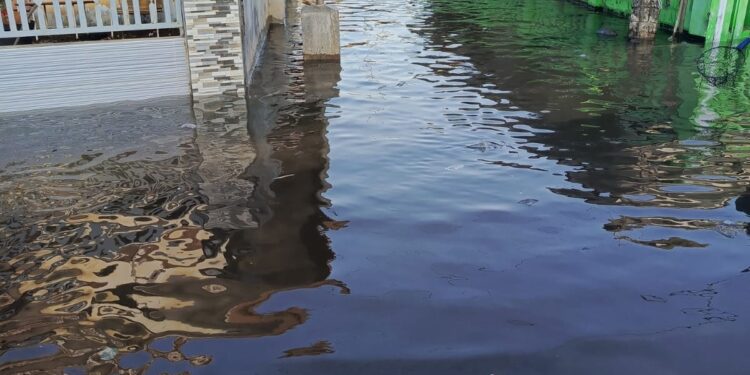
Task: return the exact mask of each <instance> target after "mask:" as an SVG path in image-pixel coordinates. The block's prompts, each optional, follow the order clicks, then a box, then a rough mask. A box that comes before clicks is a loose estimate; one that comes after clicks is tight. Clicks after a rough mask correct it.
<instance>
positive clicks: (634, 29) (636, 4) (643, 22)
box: [628, 0, 661, 40]
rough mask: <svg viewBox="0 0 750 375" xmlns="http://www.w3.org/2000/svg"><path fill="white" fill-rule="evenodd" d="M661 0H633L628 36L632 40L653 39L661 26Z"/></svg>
mask: <svg viewBox="0 0 750 375" xmlns="http://www.w3.org/2000/svg"><path fill="white" fill-rule="evenodd" d="M660 11H661V9H660V8H659V0H633V12H632V13H630V25H629V27H628V38H630V39H631V40H653V39H654V36H656V30H657V29H658V28H659V12H660Z"/></svg>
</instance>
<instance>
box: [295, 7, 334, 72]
mask: <svg viewBox="0 0 750 375" xmlns="http://www.w3.org/2000/svg"><path fill="white" fill-rule="evenodd" d="M302 54H303V55H304V58H305V60H306V61H316V60H317V61H325V60H333V61H336V60H339V59H340V58H341V42H340V39H339V11H338V10H336V9H334V8H331V7H329V6H327V5H310V6H305V7H304V8H303V9H302Z"/></svg>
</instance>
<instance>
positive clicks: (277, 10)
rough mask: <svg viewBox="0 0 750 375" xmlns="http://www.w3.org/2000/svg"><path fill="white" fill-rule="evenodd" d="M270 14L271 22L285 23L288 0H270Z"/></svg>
mask: <svg viewBox="0 0 750 375" xmlns="http://www.w3.org/2000/svg"><path fill="white" fill-rule="evenodd" d="M268 16H269V18H270V20H271V23H282V24H283V23H284V19H285V18H286V0H268Z"/></svg>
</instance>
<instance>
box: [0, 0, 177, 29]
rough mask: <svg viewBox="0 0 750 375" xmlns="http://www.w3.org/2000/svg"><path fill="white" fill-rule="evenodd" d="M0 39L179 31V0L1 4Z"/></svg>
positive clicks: (7, 1)
mask: <svg viewBox="0 0 750 375" xmlns="http://www.w3.org/2000/svg"><path fill="white" fill-rule="evenodd" d="M0 3H3V4H4V7H2V8H3V12H2V17H0V38H19V37H28V36H32V37H38V36H49V35H73V34H74V35H76V36H77V35H79V34H91V33H112V32H119V31H137V30H159V29H173V28H181V27H182V4H181V0H0Z"/></svg>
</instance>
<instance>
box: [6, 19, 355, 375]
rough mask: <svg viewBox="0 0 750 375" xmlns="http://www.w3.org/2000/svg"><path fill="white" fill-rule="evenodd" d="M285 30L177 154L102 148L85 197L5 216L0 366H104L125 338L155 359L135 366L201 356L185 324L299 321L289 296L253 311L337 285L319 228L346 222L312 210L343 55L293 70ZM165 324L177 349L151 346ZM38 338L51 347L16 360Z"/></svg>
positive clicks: (249, 329) (208, 106)
mask: <svg viewBox="0 0 750 375" xmlns="http://www.w3.org/2000/svg"><path fill="white" fill-rule="evenodd" d="M286 38H287V36H286V35H285V34H284V30H283V29H273V30H272V31H271V34H270V36H269V41H268V45H269V52H268V53H267V55H266V57H265V61H264V62H263V63H262V65H261V66H260V67H259V68H258V71H257V72H256V77H261V78H259V79H258V82H257V83H256V86H257V89H256V90H250V92H251V93H253V95H254V96H253V97H250V98H247V100H245V99H242V98H240V99H237V98H219V99H218V100H208V101H200V102H196V103H195V107H194V111H195V118H196V122H197V128H196V136H195V140H194V141H193V142H186V143H184V144H182V145H180V149H181V150H182V152H183V154H182V155H175V156H171V157H166V158H162V159H159V160H135V161H133V160H122V158H119V159H118V158H109V159H106V160H103V161H101V162H99V163H97V164H96V165H93V166H87V167H86V170H85V171H83V172H85V173H83V174H85V175H86V177H81V180H79V181H76V184H78V185H77V188H76V190H75V192H77V194H80V196H79V197H77V200H78V201H80V202H82V203H81V206H80V207H72V208H71V209H69V210H66V211H65V212H64V213H59V214H56V215H52V216H50V215H41V216H39V218H38V220H37V221H36V222H33V223H24V224H23V225H14V224H13V220H12V219H8V218H3V221H4V222H3V224H4V226H3V228H2V231H0V235H2V237H0V239H2V245H3V247H4V248H6V249H8V251H6V252H5V253H4V254H3V258H2V259H1V260H0V276H1V277H2V278H1V279H0V280H2V283H3V288H2V289H3V292H2V293H1V294H0V355H2V356H3V357H5V358H6V359H5V360H4V361H3V362H2V363H1V364H0V373H4V374H5V373H20V372H33V371H62V370H63V369H65V368H70V367H79V368H80V367H84V368H86V370H87V371H88V372H90V373H97V372H98V373H110V372H112V371H116V370H117V369H122V367H121V366H120V364H119V359H120V358H121V357H122V356H123V355H125V354H127V353H133V352H145V353H148V354H149V357H150V359H149V360H148V361H146V362H144V363H143V364H142V365H141V367H140V368H137V369H133V370H137V371H143V370H145V369H146V368H147V367H148V366H149V365H150V364H151V363H152V362H153V361H154V360H156V359H158V358H165V359H167V360H170V361H174V362H179V361H185V362H187V363H190V364H191V365H204V364H206V363H209V362H210V361H211V358H210V357H209V356H193V357H188V356H185V355H184V354H182V352H181V349H180V348H181V347H182V345H184V343H185V342H186V341H187V340H188V339H189V338H190V337H258V336H268V335H279V334H282V333H284V332H285V331H287V330H289V329H290V328H292V327H295V326H297V325H299V324H302V323H304V322H305V320H306V319H307V312H306V311H305V309H304V308H300V307H289V308H287V309H285V310H280V311H272V312H264V313H259V312H256V308H257V307H258V306H259V305H260V304H262V303H263V302H264V301H266V300H267V299H268V298H269V297H270V296H271V295H273V294H274V293H276V292H279V291H285V290H291V289H299V288H312V287H318V286H321V285H326V284H327V285H334V286H336V287H337V288H339V289H340V290H341V292H342V293H346V292H347V289H346V287H345V285H344V284H343V283H341V282H339V281H335V280H331V279H329V278H328V277H329V275H330V272H331V269H330V262H331V261H332V260H333V257H334V254H333V252H332V250H331V248H330V243H329V239H328V238H327V237H326V234H325V231H326V230H328V229H336V228H340V227H342V226H343V225H342V223H340V222H336V221H333V220H331V219H330V218H328V217H327V216H326V215H325V214H324V213H323V211H322V209H323V208H324V207H327V206H329V205H330V203H329V202H327V201H326V199H325V198H323V196H322V194H323V192H324V191H325V190H326V186H327V185H326V182H325V177H326V171H327V168H328V160H327V154H328V144H327V140H326V126H327V120H326V115H325V104H326V101H327V99H330V98H332V97H334V96H336V95H337V91H336V89H335V87H336V85H337V82H338V80H339V71H340V67H339V66H338V65H320V66H315V67H306V71H305V73H302V70H301V62H300V61H298V60H295V56H294V54H292V53H290V51H289V50H288V48H290V44H289V43H288V42H287V41H286ZM282 69H286V70H288V71H286V72H284V71H282ZM290 72H291V73H292V74H288V73H290ZM269 77H271V78H269ZM269 79H272V80H276V82H269V81H268V80H269ZM271 87H273V88H274V89H275V90H277V91H275V92H273V93H267V92H264V91H263V90H265V89H266V88H271ZM134 147H137V146H134ZM59 168H60V169H61V172H60V173H61V174H63V173H65V172H68V171H67V170H66V168H69V166H65V165H60V166H59ZM144 173H146V174H145V175H144ZM65 181H66V180H64V179H57V180H51V181H48V182H47V183H46V185H45V187H44V189H50V190H54V189H55V188H60V189H62V188H65V187H67V186H68V185H65V186H63V185H64V184H65V183H67V182H65ZM91 181H104V182H103V183H100V184H98V185H90V184H89V183H90V182H91ZM55 184H59V185H60V186H56V185H55ZM113 187H119V189H116V190H111V191H107V190H108V189H113ZM92 199H95V200H96V204H88V205H86V204H84V202H91V200H92ZM34 209H36V210H38V211H40V212H42V211H44V209H45V207H34ZM165 336H176V337H177V339H176V340H175V341H174V347H173V350H172V351H166V352H164V351H158V350H155V349H154V348H152V347H150V346H149V345H150V343H152V342H153V341H154V340H155V339H158V338H160V337H165ZM39 344H41V345H43V346H45V345H46V346H48V347H52V348H54V350H52V351H51V353H48V354H47V355H43V356H33V355H31V357H33V358H32V359H23V360H13V359H12V358H16V357H19V356H20V357H25V358H28V357H29V355H25V356H24V355H23V351H24V350H25V349H29V348H32V347H37V346H38V345H39ZM29 350H30V349H29ZM17 354H18V355H17ZM280 354H281V353H280ZM1 358H2V357H0V359H1Z"/></svg>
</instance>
